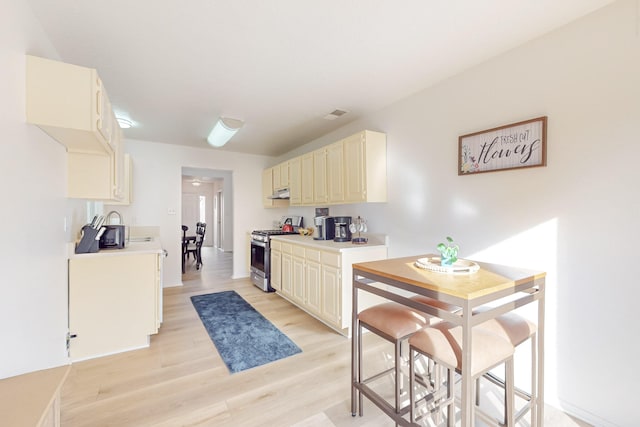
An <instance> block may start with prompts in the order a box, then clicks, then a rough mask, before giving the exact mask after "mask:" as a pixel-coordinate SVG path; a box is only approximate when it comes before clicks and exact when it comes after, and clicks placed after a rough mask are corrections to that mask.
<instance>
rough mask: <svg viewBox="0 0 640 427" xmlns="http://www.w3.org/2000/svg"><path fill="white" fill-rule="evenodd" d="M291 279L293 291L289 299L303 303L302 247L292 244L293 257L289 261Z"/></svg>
mask: <svg viewBox="0 0 640 427" xmlns="http://www.w3.org/2000/svg"><path fill="white" fill-rule="evenodd" d="M291 281H292V284H291V285H292V287H293V293H292V294H291V299H292V300H293V301H294V302H296V303H298V304H302V305H304V304H305V293H304V288H305V260H304V247H302V246H293V259H292V263H291Z"/></svg>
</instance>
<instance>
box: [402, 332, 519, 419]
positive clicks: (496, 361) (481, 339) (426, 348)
mask: <svg viewBox="0 0 640 427" xmlns="http://www.w3.org/2000/svg"><path fill="white" fill-rule="evenodd" d="M471 333H472V338H471V346H472V348H471V352H470V354H471V376H472V378H474V379H476V378H478V377H480V376H481V375H483V374H484V373H486V372H488V371H489V370H491V369H493V368H494V367H496V366H498V365H500V364H503V363H504V364H505V370H506V375H505V382H506V388H505V400H506V408H505V419H506V423H505V424H506V425H507V426H512V425H513V424H514V417H513V410H514V393H513V376H514V372H513V353H514V347H513V345H512V344H511V342H510V341H509V340H507V339H505V338H503V337H501V336H499V335H496V334H494V333H492V332H490V331H488V330H485V329H483V328H482V327H480V326H478V327H474V328H472V332H471ZM415 352H418V353H420V354H423V355H425V356H427V357H428V358H430V359H432V360H434V361H435V362H436V363H439V364H441V365H443V366H444V367H445V368H446V369H447V372H448V375H447V378H448V379H447V381H446V384H447V395H446V399H445V400H444V401H442V402H440V405H441V406H447V407H448V417H447V418H448V420H447V421H448V423H449V425H454V424H455V417H454V406H455V405H454V403H455V400H454V392H453V384H454V372H455V371H457V372H461V371H462V327H461V326H456V325H454V324H452V323H449V322H440V323H437V324H435V325H432V326H428V327H426V328H424V329H422V330H420V331H418V332H416V333H414V334H413V335H412V336H411V338H409V369H410V374H409V378H410V402H411V405H410V414H411V415H410V419H411V422H412V423H413V422H414V421H415V413H414V411H415V356H414V353H415Z"/></svg>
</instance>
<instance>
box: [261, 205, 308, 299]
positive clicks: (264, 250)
mask: <svg viewBox="0 0 640 427" xmlns="http://www.w3.org/2000/svg"><path fill="white" fill-rule="evenodd" d="M282 222H283V223H289V224H293V231H283V230H281V229H278V230H254V231H252V232H251V271H250V273H251V283H253V284H254V285H256V286H257V287H259V288H260V289H262V290H263V291H265V292H273V291H275V289H273V288H272V287H271V236H281V235H283V234H296V233H297V232H298V229H299V228H300V227H301V226H302V217H295V216H294V217H288V218H283V221H282Z"/></svg>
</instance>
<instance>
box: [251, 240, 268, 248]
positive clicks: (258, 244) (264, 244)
mask: <svg viewBox="0 0 640 427" xmlns="http://www.w3.org/2000/svg"><path fill="white" fill-rule="evenodd" d="M251 245H252V246H260V247H261V248H265V249H266V248H267V244H266V243H265V242H259V241H257V240H252V241H251Z"/></svg>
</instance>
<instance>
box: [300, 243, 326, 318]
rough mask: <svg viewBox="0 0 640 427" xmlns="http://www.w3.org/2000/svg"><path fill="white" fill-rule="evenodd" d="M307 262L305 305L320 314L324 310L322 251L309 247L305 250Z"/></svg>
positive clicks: (312, 311)
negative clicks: (322, 297) (322, 304)
mask: <svg viewBox="0 0 640 427" xmlns="http://www.w3.org/2000/svg"><path fill="white" fill-rule="evenodd" d="M305 263H306V265H305V268H306V271H305V283H304V286H305V296H306V298H305V300H306V305H305V307H306V308H307V310H309V312H311V313H313V314H316V315H320V313H321V311H322V310H321V303H322V299H321V297H320V293H321V291H320V290H321V278H322V277H321V273H320V272H321V268H320V251H319V250H316V249H309V248H307V249H306V251H305Z"/></svg>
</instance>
